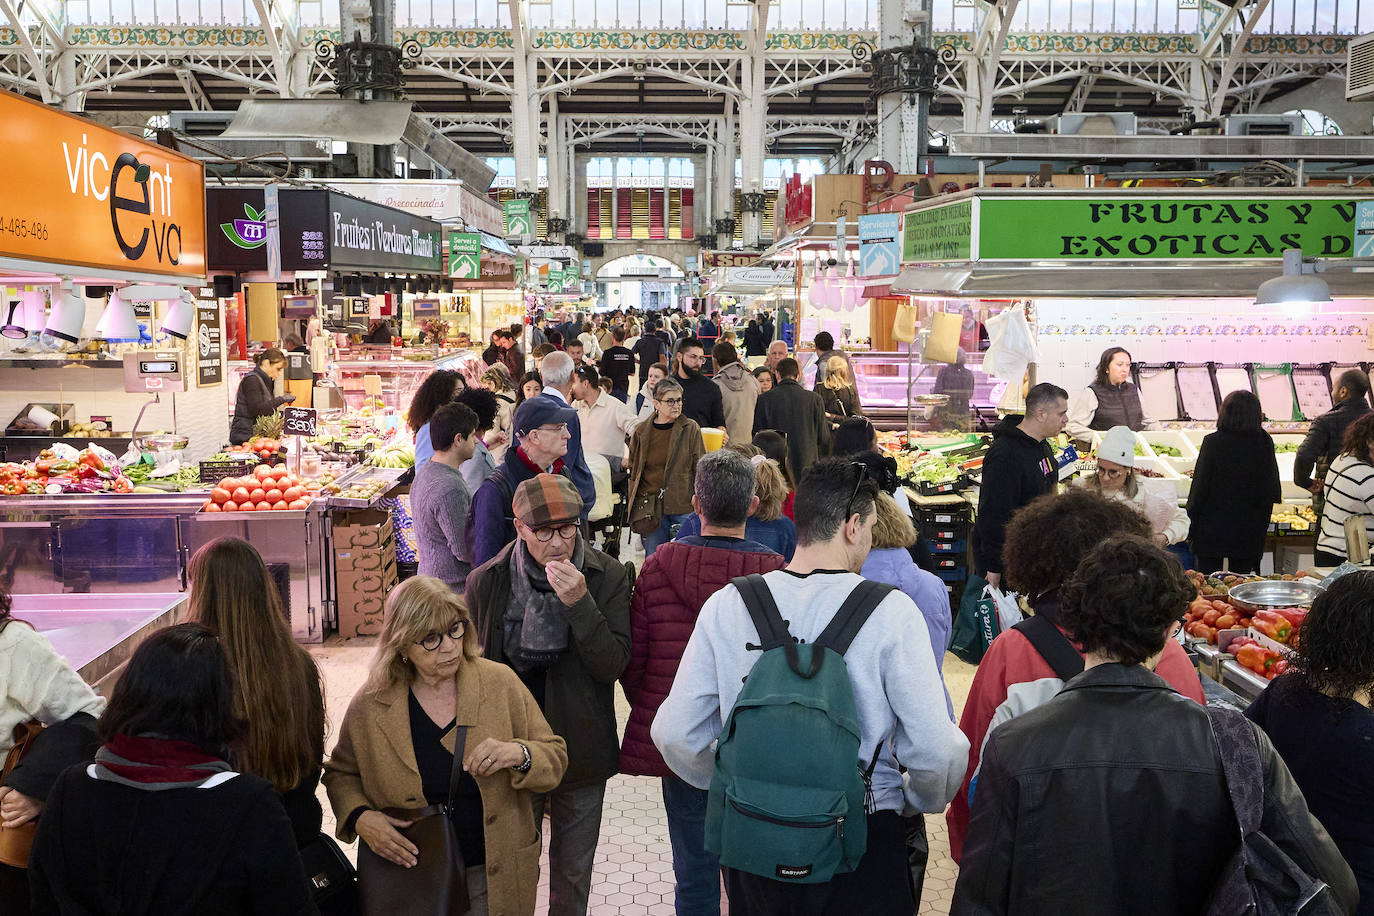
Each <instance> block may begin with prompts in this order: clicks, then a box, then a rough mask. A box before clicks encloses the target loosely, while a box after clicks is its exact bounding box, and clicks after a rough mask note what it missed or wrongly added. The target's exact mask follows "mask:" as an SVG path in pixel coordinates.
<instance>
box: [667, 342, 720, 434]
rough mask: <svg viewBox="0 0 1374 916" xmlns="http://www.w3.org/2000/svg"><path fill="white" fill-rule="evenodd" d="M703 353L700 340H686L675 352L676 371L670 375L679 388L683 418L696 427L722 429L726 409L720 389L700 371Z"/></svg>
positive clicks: (704, 359) (703, 357) (709, 377)
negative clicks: (673, 377) (673, 376)
mask: <svg viewBox="0 0 1374 916" xmlns="http://www.w3.org/2000/svg"><path fill="white" fill-rule="evenodd" d="M705 361H706V351H705V348H704V347H703V346H702V343H701V341H700V340H697V339H696V338H695V337H689V338H688V339H687V340H684V341H683V342H682V344H681V345H680V346H679V347H678V350H677V370H676V371H675V372H674V373H673V374H674V375H675V376H676V377H677V380H678V384H680V385H682V415H683V416H684V417H686V418H687V419H689V420H695V421H696V423H697V425H698V426H710V427H715V428H716V429H725V405H724V402H723V400H722V398H721V395H720V386H719V385H717V384H716V383H715V382H714V381H712V380H711V376H709V375H706V374H704V373H703V372H702V371H701V366H702V363H704V362H705Z"/></svg>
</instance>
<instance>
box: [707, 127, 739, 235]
mask: <svg viewBox="0 0 1374 916" xmlns="http://www.w3.org/2000/svg"><path fill="white" fill-rule="evenodd" d="M737 156H738V153H737V151H736V147H735V106H734V102H733V100H727V101H726V103H725V118H724V119H723V120H722V121H721V125H720V143H719V144H718V145H717V146H716V173H715V192H716V195H715V196H716V199H715V205H714V206H713V207H712V211H711V217H712V219H713V220H720V219H730V218H732V217H733V216H734V215H735V208H734V204H735V196H734V195H735V159H736V157H737ZM711 228H712V231H714V230H715V227H714V226H712V227H711ZM731 241H733V239H726V244H725V245H724V246H722V247H726V248H728V247H729V243H730V242H731ZM717 243H718V244H719V239H718V240H717Z"/></svg>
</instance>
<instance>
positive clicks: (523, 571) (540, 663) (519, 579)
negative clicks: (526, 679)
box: [502, 534, 586, 674]
mask: <svg viewBox="0 0 1374 916" xmlns="http://www.w3.org/2000/svg"><path fill="white" fill-rule="evenodd" d="M513 552H514V556H515V570H514V574H513V575H512V576H511V580H510V601H509V603H507V605H506V614H505V617H504V618H503V619H502V623H503V624H504V628H505V634H506V656H507V657H508V658H509V659H510V662H511V667H513V668H514V669H515V670H516V671H518V672H520V673H522V674H524V673H527V672H529V671H533V670H535V669H540V668H548V667H549V666H551V665H552V664H553V663H554V662H556V661H558V659H559V658H560V657H561V656H562V655H563V653H565V652H567V651H568V642H569V635H570V630H569V627H568V617H567V609H566V608H565V607H564V605H563V599H561V598H559V597H558V593H557V592H555V591H554V590H553V586H552V585H550V584H549V577H548V575H547V574H546V573H545V572H544V568H543V567H542V566H540V565H539V564H538V563H536V562H535V561H534V558H533V557H531V556H530V552H529V549H528V548H527V547H526V546H525V542H524V540H521V539H517V540H516V542H515V548H514V551H513ZM585 559H586V545H585V544H584V543H583V541H582V535H581V534H579V535H578V536H577V542H576V544H575V545H574V547H573V555H572V564H573V565H574V566H576V567H577V568H578V569H581V568H582V564H583V561H584V560H585Z"/></svg>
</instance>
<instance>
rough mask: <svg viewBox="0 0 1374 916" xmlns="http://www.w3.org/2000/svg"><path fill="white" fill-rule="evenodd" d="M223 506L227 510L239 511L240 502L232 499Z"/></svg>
mask: <svg viewBox="0 0 1374 916" xmlns="http://www.w3.org/2000/svg"><path fill="white" fill-rule="evenodd" d="M221 508H222V509H223V510H224V511H225V512H237V511H239V504H238V503H236V502H234V501H233V500H232V499H231V500H229V501H228V502H227V503H225V504H224V505H223V506H222V507H221Z"/></svg>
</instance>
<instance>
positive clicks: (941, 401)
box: [911, 394, 949, 407]
mask: <svg viewBox="0 0 1374 916" xmlns="http://www.w3.org/2000/svg"><path fill="white" fill-rule="evenodd" d="M911 400H912V401H913V402H914V403H916V404H920V405H921V406H923V407H944V406H945V405H946V404H948V403H949V395H947V394H918V395H914V396H913V397H912V398H911Z"/></svg>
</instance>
